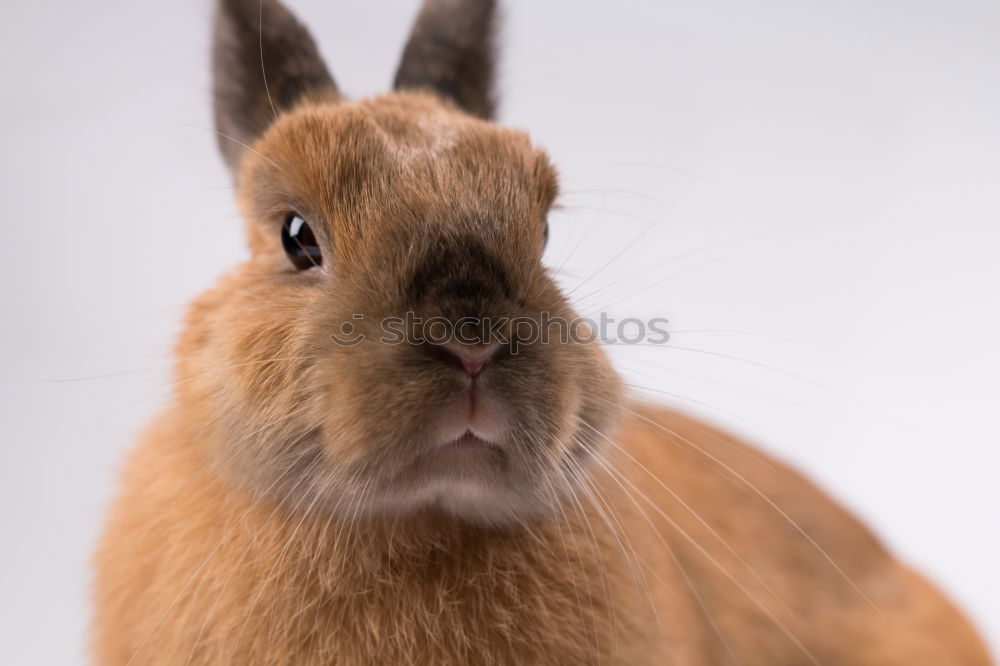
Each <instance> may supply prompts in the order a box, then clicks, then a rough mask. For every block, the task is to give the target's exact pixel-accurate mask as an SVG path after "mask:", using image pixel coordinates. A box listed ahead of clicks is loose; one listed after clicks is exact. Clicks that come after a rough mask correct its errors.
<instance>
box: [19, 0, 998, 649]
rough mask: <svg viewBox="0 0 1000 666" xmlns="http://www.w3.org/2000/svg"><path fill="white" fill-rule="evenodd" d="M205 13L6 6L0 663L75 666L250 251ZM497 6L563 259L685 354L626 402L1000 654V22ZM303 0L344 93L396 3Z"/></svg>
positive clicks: (661, 366)
mask: <svg viewBox="0 0 1000 666" xmlns="http://www.w3.org/2000/svg"><path fill="white" fill-rule="evenodd" d="M208 4H209V3H207V2H201V1H195V0H179V1H177V2H159V3H150V2H125V1H124V0H105V1H104V2H101V3H89V2H88V3H80V2H69V1H68V0H60V1H57V2H49V3H37V2H27V0H15V1H14V2H10V1H9V0H8V1H7V2H5V4H4V11H3V15H4V16H3V21H2V22H0V77H2V79H0V96H2V106H0V109H2V110H0V113H2V120H3V122H2V124H0V145H2V153H0V213H2V219H3V223H4V226H3V229H4V231H5V236H4V240H3V242H0V272H2V282H0V294H2V310H0V311H2V313H3V315H2V316H3V320H2V327H0V363H2V370H0V392H2V393H0V396H2V404H0V409H2V413H0V414H2V418H0V424H2V446H3V449H2V453H0V518H2V524H0V534H2V539H3V542H2V552H0V572H2V574H0V575H2V576H3V580H2V585H0V614H2V615H0V633H2V644H3V648H2V653H3V657H2V661H3V662H4V663H6V664H72V663H80V662H82V661H83V660H84V659H85V656H84V655H85V652H84V650H85V647H84V646H85V624H86V617H87V597H86V594H87V591H86V590H87V582H88V577H89V573H88V568H87V559H88V557H89V551H90V550H91V547H92V544H93V541H94V538H95V535H96V533H97V531H98V528H99V523H100V519H101V515H102V512H103V511H104V508H105V506H106V504H107V502H108V500H109V497H110V494H111V492H112V489H113V480H114V476H115V469H116V465H117V464H118V463H119V461H120V460H121V457H122V453H123V452H124V450H125V449H126V448H127V447H128V446H129V445H130V443H131V441H132V438H133V436H134V434H135V432H136V430H137V429H138V428H140V427H141V425H142V424H143V423H144V422H145V421H146V420H147V419H148V417H149V416H150V414H151V413H152V412H153V411H154V410H155V409H156V407H157V405H159V404H161V403H162V401H163V399H164V396H165V392H166V390H167V388H168V385H167V384H166V380H167V377H168V374H167V372H168V367H169V362H170V361H169V358H170V357H169V352H170V347H171V344H172V340H173V338H174V337H175V335H176V332H177V326H178V320H179V317H180V315H181V313H182V311H183V306H184V304H185V303H186V302H187V301H188V300H189V299H190V298H191V297H192V296H194V295H195V294H196V293H198V292H199V291H200V290H202V289H203V288H205V287H206V286H208V285H210V284H211V283H212V282H213V280H214V279H215V278H216V276H218V275H220V274H221V273H222V272H223V271H224V270H225V269H226V267H228V266H231V265H233V264H234V263H235V262H237V261H239V260H240V259H241V257H243V256H244V249H243V244H242V239H241V229H240V223H239V221H238V219H237V218H236V217H234V215H235V208H234V206H233V204H232V201H231V191H230V190H229V185H230V183H229V179H228V175H227V174H226V172H225V171H224V169H223V167H222V164H221V161H220V160H219V159H218V158H217V156H216V153H215V144H214V136H213V134H212V133H211V132H210V131H209V129H210V126H211V117H210V108H209V65H208V54H207V49H208V40H207V37H208V28H209V18H210V9H209V7H208ZM508 4H509V6H508V12H507V14H508V20H507V25H506V29H505V31H504V40H503V41H504V44H505V49H504V57H503V79H502V80H503V93H504V94H503V106H502V110H501V120H502V121H503V122H505V123H507V124H510V125H514V126H518V127H523V128H526V129H528V130H529V131H530V132H531V134H532V136H533V137H534V138H535V140H536V141H538V142H539V143H540V144H541V145H543V146H545V147H547V148H548V149H549V150H550V152H551V153H552V155H553V158H554V159H555V161H556V163H557V164H558V165H559V166H560V168H561V170H562V173H563V187H564V190H565V195H564V197H563V199H562V204H563V210H562V211H561V212H559V213H558V214H555V215H553V217H552V227H553V238H552V242H551V243H550V249H549V256H548V260H549V262H550V263H551V264H552V265H553V267H556V268H560V269H561V275H562V276H563V279H564V280H565V284H566V286H567V289H572V288H574V286H576V285H579V284H581V283H584V284H582V285H581V286H579V288H578V289H577V291H575V292H574V294H573V296H574V298H575V299H576V300H577V302H578V303H579V304H580V308H581V310H582V311H584V312H587V313H593V312H596V311H598V310H600V309H602V308H609V306H611V307H610V308H609V310H610V311H611V312H612V314H613V316H618V317H624V316H632V315H634V316H665V317H668V318H669V319H670V320H671V327H672V328H673V329H674V330H675V333H674V336H673V340H672V342H673V345H671V346H668V347H650V346H636V347H627V348H626V347H616V348H615V349H614V350H613V351H614V354H615V356H616V358H617V359H619V361H620V367H621V368H622V370H623V371H625V372H626V373H627V374H628V375H629V382H630V383H632V384H635V385H642V386H645V387H648V388H653V389H656V390H659V391H664V392H670V393H675V394H681V395H683V396H685V398H684V399H681V398H676V397H670V396H667V395H666V394H665V393H651V395H655V396H656V397H657V399H662V400H670V401H673V402H675V403H676V404H679V405H682V406H686V407H688V408H690V409H693V410H695V411H697V412H699V413H702V414H704V415H706V416H707V417H709V418H712V419H714V420H716V421H718V422H720V423H723V424H727V425H729V427H731V428H733V429H735V430H738V431H740V432H743V433H745V434H747V435H748V436H749V437H751V438H752V439H753V440H754V441H756V442H759V443H760V444H761V445H762V446H764V447H765V448H767V449H768V450H770V451H773V452H776V453H777V454H779V455H781V456H783V457H784V458H786V459H788V460H790V461H792V462H793V463H795V464H796V465H798V466H800V467H801V468H802V469H804V470H806V471H807V472H808V473H809V474H810V475H811V476H812V477H813V478H815V479H817V480H818V481H819V482H820V483H821V484H822V485H824V486H825V487H826V488H828V489H829V490H831V492H833V493H834V494H835V496H837V497H839V498H840V499H842V500H843V501H844V502H846V503H847V504H848V505H849V506H850V507H851V508H853V509H854V510H856V511H857V512H859V513H860V514H861V515H862V516H863V517H864V518H865V519H866V520H867V521H869V522H870V523H871V524H872V525H873V526H874V527H875V528H876V529H877V530H878V531H879V532H880V533H881V534H882V535H883V536H884V538H885V540H886V541H887V543H888V544H889V545H890V546H891V547H892V548H893V549H895V550H896V551H897V552H898V553H899V554H900V555H901V556H903V557H905V558H906V559H907V560H909V561H911V562H913V563H915V564H917V565H918V566H920V567H921V568H922V569H924V570H925V571H927V572H929V573H930V575H931V576H932V577H933V578H934V579H935V580H937V581H938V582H939V583H940V584H941V585H942V586H943V587H944V588H946V589H947V590H948V591H949V592H950V593H951V594H952V595H953V596H954V597H955V598H956V599H957V600H958V601H959V602H960V603H961V604H962V605H963V606H964V607H965V608H966V609H968V611H969V612H970V613H971V614H972V616H973V617H974V618H975V619H976V621H977V622H978V623H979V625H980V626H981V627H982V628H983V630H984V632H985V634H986V635H987V637H988V638H989V639H990V641H991V643H992V645H993V646H994V647H996V646H1000V574H998V573H997V570H996V562H998V561H1000V531H998V529H997V528H998V513H1000V511H998V507H1000V485H998V484H997V483H996V478H997V465H998V463H1000V453H998V450H1000V426H998V424H997V421H996V419H997V414H998V407H1000V390H998V387H997V378H998V373H1000V353H998V351H997V346H996V344H995V343H996V338H997V333H998V332H1000V331H998V329H1000V326H998V324H1000V315H998V299H997V295H996V289H997V286H998V284H1000V267H998V263H997V253H998V250H1000V242H998V240H1000V235H998V231H997V225H998V222H1000V187H998V185H1000V86H998V84H1000V39H998V36H1000V5H998V4H997V3H996V2H995V1H993V0H984V1H982V2H972V1H968V0H962V1H958V0H949V1H945V0H939V1H938V2H925V1H922V0H906V1H905V2H904V1H903V0H893V1H889V0H883V1H880V2H871V1H866V2H861V1H855V0H843V1H838V2H832V1H831V2H826V3H816V2H793V1H791V0H786V1H781V0H764V1H762V2H755V3H746V2H736V1H735V0H731V1H725V0H698V2H693V1H686V2H672V1H671V2H652V1H648V2H641V3H640V2H635V1H629V2H613V3H612V2H596V1H594V2H581V1H579V0H576V1H573V2H569V1H568V0H567V1H561V2H544V3H542V2H532V3H528V2H521V3H517V4H514V3H508ZM292 5H293V7H294V8H295V9H296V10H297V11H298V12H299V14H300V16H302V17H303V18H304V19H305V20H306V21H307V22H308V23H309V24H310V25H311V26H312V28H313V31H314V33H315V34H316V35H317V38H318V41H319V42H320V45H321V48H322V50H323V52H324V53H325V55H326V56H327V59H328V60H329V62H330V65H331V69H332V70H333V72H334V74H335V76H336V77H337V79H338V81H339V83H340V84H341V87H342V88H343V89H344V90H345V91H347V92H348V93H350V94H354V95H363V94H372V93H376V92H378V91H379V90H381V89H382V88H383V87H384V86H385V85H386V82H387V81H389V80H390V78H391V74H392V70H393V67H394V65H395V60H396V58H397V55H398V53H399V50H400V48H401V46H402V44H403V40H404V34H405V32H406V30H407V26H408V22H409V21H410V19H411V18H412V16H413V13H414V12H415V8H416V2H415V0H406V1H402V0H399V1H394V2H384V1H380V2H366V3H361V2H351V3H348V2H332V1H330V0H296V1H295V2H293V3H292ZM636 239H638V240H636ZM622 250H624V252H622ZM619 253H621V254H620V255H619ZM616 256H617V258H615V259H614V261H612V262H611V263H610V264H609V265H607V266H606V267H605V268H603V269H602V266H603V265H605V264H607V263H608V261H609V260H611V259H612V258H614V257H616ZM588 276H593V277H588ZM623 299H624V300H623ZM618 301H620V302H618ZM682 347H683V349H682ZM696 349H697V350H704V351H708V352H712V354H708V353H704V352H703V351H693V350H696ZM713 354H720V355H723V356H720V355H713ZM737 358H738V359H742V360H737ZM765 366H766V367H765Z"/></svg>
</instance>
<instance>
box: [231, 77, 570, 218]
mask: <svg viewBox="0 0 1000 666" xmlns="http://www.w3.org/2000/svg"><path fill="white" fill-rule="evenodd" d="M254 149H255V151H256V154H254V155H252V156H251V158H250V159H248V160H247V162H248V164H247V171H245V172H244V175H245V179H244V182H245V183H249V184H250V187H251V188H254V187H259V188H261V189H264V190H275V189H277V190H280V191H281V192H282V193H283V194H284V195H285V196H287V197H288V198H289V199H291V200H293V201H298V202H302V203H303V204H304V205H306V206H308V207H310V208H312V209H313V210H316V211H317V212H318V213H320V214H322V215H323V216H324V217H327V218H330V221H331V222H333V223H336V224H337V225H338V226H339V224H341V223H346V224H351V223H352V221H353V222H359V221H361V220H367V221H370V220H371V219H372V218H382V217H386V216H388V217H391V218H393V219H398V218H399V216H400V215H402V216H403V217H404V218H405V217H410V216H412V215H415V214H416V215H422V214H425V213H428V212H430V211H433V210H436V209H452V210H456V209H458V210H463V211H464V212H466V213H477V214H481V213H483V212H484V211H493V212H494V213H495V212H496V211H499V210H505V211H509V212H510V213H515V214H516V215H517V216H521V217H523V216H529V217H535V218H537V217H538V216H539V215H544V213H545V211H546V210H547V208H548V207H549V205H550V204H551V203H552V201H553V199H554V198H555V195H556V191H557V180H556V174H555V170H554V169H553V168H552V167H551V165H550V163H549V161H548V158H547V157H546V155H545V154H544V153H543V152H542V151H541V150H539V149H537V148H535V147H534V146H532V144H531V142H530V140H529V139H528V137H527V135H525V134H524V133H522V132H519V131H515V130H511V129H506V128H502V127H498V126H496V125H493V124H491V123H488V122H484V121H481V120H478V119H475V118H472V117H470V116H468V115H466V114H464V113H462V112H460V111H458V110H456V109H455V108H454V107H452V106H450V105H449V104H447V103H445V102H443V101H441V100H439V99H438V98H436V97H435V96H433V95H430V94H426V93H395V94H391V95H386V96H384V97H379V98H374V99H369V100H363V101H361V102H357V103H334V104H322V105H305V106H302V107H300V108H298V109H297V110H295V111H293V112H290V113H287V114H284V115H282V116H281V118H280V119H279V120H278V121H277V122H275V123H274V126H273V127H272V128H271V129H270V130H269V131H268V132H267V133H266V134H265V135H264V137H262V139H261V140H260V141H259V142H258V143H257V145H256V146H254ZM434 217H435V216H434V215H429V216H428V221H429V222H433V218H434Z"/></svg>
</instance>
